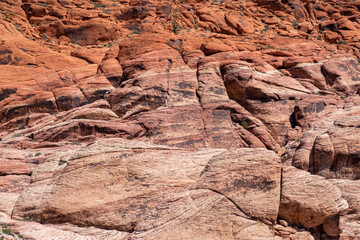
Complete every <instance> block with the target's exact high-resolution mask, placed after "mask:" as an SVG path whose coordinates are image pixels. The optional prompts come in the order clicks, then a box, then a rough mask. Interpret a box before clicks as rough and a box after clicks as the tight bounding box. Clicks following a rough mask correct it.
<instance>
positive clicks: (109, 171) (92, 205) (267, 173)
mask: <svg viewBox="0 0 360 240" xmlns="http://www.w3.org/2000/svg"><path fill="white" fill-rule="evenodd" d="M252 161H255V163H252ZM233 163H236V165H233ZM260 165H266V166H267V167H266V169H264V171H259V170H260V169H257V168H258V167H259V166H260ZM280 166H281V162H280V159H279V157H278V156H277V155H276V154H275V153H273V152H271V151H268V150H260V152H259V150H257V149H239V150H236V151H227V150H221V149H214V150H202V151H198V152H193V151H185V150H182V149H176V148H169V147H165V146H160V145H151V144H147V143H144V142H137V141H125V140H121V141H120V140H117V139H109V140H105V141H100V142H96V143H94V144H92V145H91V146H89V147H86V148H83V149H81V150H79V151H77V152H75V154H74V155H73V156H71V157H70V158H69V160H68V161H67V163H65V164H64V165H61V166H58V162H55V163H54V164H52V166H49V164H45V163H44V164H42V165H39V167H38V169H39V170H38V172H37V174H35V175H34V179H33V184H31V185H30V187H29V188H27V189H26V190H25V191H24V192H23V193H22V194H21V196H20V197H19V199H18V201H17V203H16V206H15V208H14V212H13V214H12V216H13V218H15V219H32V220H36V221H39V222H42V223H71V224H74V225H77V226H82V227H90V226H95V227H99V228H103V229H104V228H106V229H109V230H118V231H121V232H126V233H128V234H125V235H126V239H133V238H135V239H144V238H145V239H184V238H191V237H193V238H196V239H209V238H211V239H227V238H231V237H234V238H236V239H269V238H272V237H273V233H272V231H271V230H270V228H269V226H267V225H266V224H264V223H262V222H261V221H256V220H255V219H260V220H261V219H262V220H266V219H267V220H272V221H275V220H276V218H277V211H278V206H279V196H280V177H281V176H280V175H281V171H280ZM229 167H230V168H229ZM251 167H255V168H256V170H258V171H253V172H250V171H246V170H247V169H249V168H251ZM51 168H52V171H53V173H52V178H50V179H49V178H45V177H44V176H43V175H44V173H45V172H48V171H51V170H50V169H51ZM234 168H237V169H242V171H243V174H247V175H250V176H251V178H249V179H244V180H242V178H241V177H242V175H241V174H240V175H238V176H233V178H232V179H230V178H229V182H225V184H227V185H229V186H233V188H234V189H226V190H225V189H221V188H219V189H218V190H217V188H216V185H220V184H223V182H224V179H223V178H222V177H223V176H226V175H227V174H228V173H229V172H232V171H233V170H234ZM45 170H47V171H45ZM254 170H255V169H254ZM42 172H43V173H42ZM46 174H47V173H46ZM209 177H211V178H210V179H211V182H209V180H208V179H209ZM252 180H257V182H255V183H254V184H252ZM240 181H247V184H242V183H240ZM211 184H214V185H215V186H212V185H211ZM242 185H244V186H242ZM224 190H225V191H224ZM246 190H248V191H249V195H246V196H245V195H242V194H244V191H246ZM251 192H252V193H251ZM234 193H235V195H234ZM259 196H260V197H259ZM255 197H256V198H255ZM266 197H267V198H266ZM269 201H270V202H269ZM89 212H91V213H92V214H91V215H89ZM219 212H221V216H220V217H219V216H218V213H219ZM252 217H254V219H252ZM228 223H231V224H228ZM199 226H201V227H200V228H199ZM234 229H236V232H234ZM121 239H122V238H121Z"/></svg>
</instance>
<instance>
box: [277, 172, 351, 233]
mask: <svg viewBox="0 0 360 240" xmlns="http://www.w3.org/2000/svg"><path fill="white" fill-rule="evenodd" d="M347 208H348V203H347V202H346V200H345V199H343V198H341V192H340V190H339V189H338V188H337V187H335V186H334V185H332V184H331V183H329V182H327V181H326V180H325V179H324V178H323V177H320V176H316V175H311V174H310V173H308V172H305V171H302V170H298V169H296V168H294V167H284V168H283V172H282V191H281V200H280V208H279V217H281V218H283V219H285V220H286V221H288V222H290V223H292V224H296V225H302V226H304V227H306V228H311V227H316V226H319V225H321V224H322V223H323V222H324V220H325V219H326V218H328V217H331V216H335V215H337V214H340V213H342V212H344V210H346V209H347Z"/></svg>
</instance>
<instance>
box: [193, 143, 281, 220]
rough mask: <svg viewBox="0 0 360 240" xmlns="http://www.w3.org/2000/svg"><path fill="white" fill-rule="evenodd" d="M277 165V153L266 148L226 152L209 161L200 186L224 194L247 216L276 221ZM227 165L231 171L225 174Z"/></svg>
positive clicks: (278, 191)
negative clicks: (260, 167)
mask: <svg viewBox="0 0 360 240" xmlns="http://www.w3.org/2000/svg"><path fill="white" fill-rule="evenodd" d="M234 155H235V156H238V157H234ZM278 163H279V161H278V156H277V155H276V154H275V153H273V154H270V153H269V152H268V151H266V150H263V149H258V150H257V152H255V151H254V150H250V149H244V150H237V151H232V152H228V153H224V154H221V156H217V157H213V158H212V159H211V160H210V161H209V162H208V164H207V165H206V167H205V169H204V170H203V171H202V173H201V178H200V180H199V182H198V186H199V188H205V189H210V190H213V191H215V192H219V193H221V194H223V195H224V196H226V197H227V198H229V199H230V200H231V201H233V202H234V203H235V204H236V205H237V206H238V207H239V208H240V209H241V210H242V211H243V212H244V213H246V214H247V215H250V216H253V217H256V218H260V219H261V220H264V221H265V220H269V221H272V222H274V221H275V220H276V218H277V215H278V205H279V202H278V201H277V200H276V199H278V197H277V195H279V194H280V189H279V188H278V187H279V181H280V165H279V164H278ZM260 165H261V166H266V167H264V168H263V170H266V172H262V171H259V170H260V169H258V166H260ZM225 166H230V168H229V169H227V170H226V171H224V168H225ZM264 176H266V177H264ZM257 199H259V201H260V202H258V200H257ZM260 199H261V200H260ZM274 200H275V201H274ZM273 201H274V202H273Z"/></svg>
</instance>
